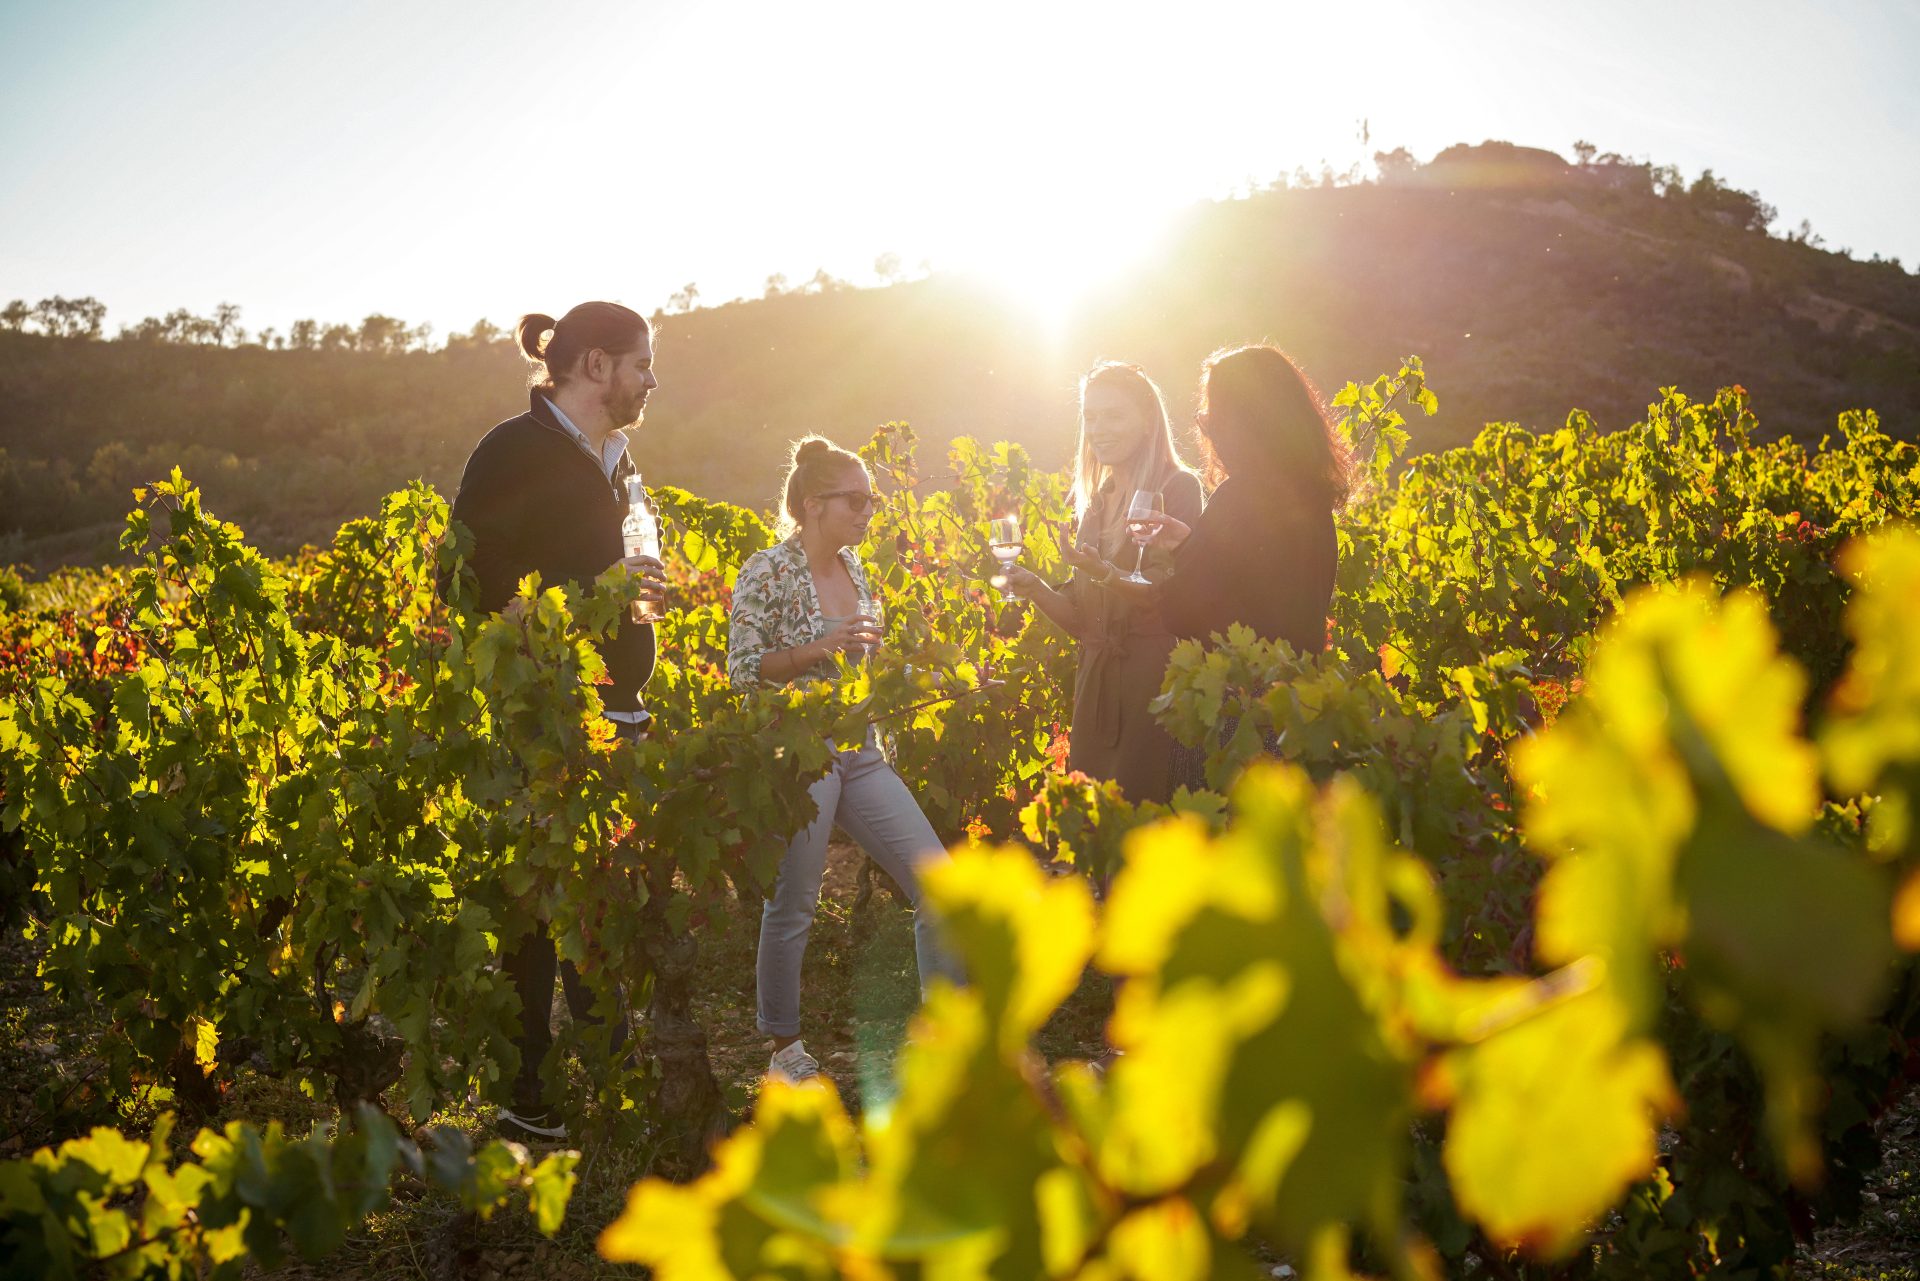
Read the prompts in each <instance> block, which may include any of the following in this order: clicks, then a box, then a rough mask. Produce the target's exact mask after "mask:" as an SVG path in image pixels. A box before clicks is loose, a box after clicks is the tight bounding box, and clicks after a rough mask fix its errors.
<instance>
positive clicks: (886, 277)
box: [873, 251, 906, 285]
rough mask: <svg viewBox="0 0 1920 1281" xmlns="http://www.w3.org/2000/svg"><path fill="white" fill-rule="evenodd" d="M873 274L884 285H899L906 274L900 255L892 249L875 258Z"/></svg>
mask: <svg viewBox="0 0 1920 1281" xmlns="http://www.w3.org/2000/svg"><path fill="white" fill-rule="evenodd" d="M873 274H874V275H876V276H878V277H880V283H881V284H883V285H897V284H899V283H900V281H901V280H902V279H903V278H904V277H905V275H906V273H905V272H904V271H903V270H901V267H900V255H899V254H897V253H893V252H891V251H889V252H887V253H884V254H881V255H880V256H879V257H878V258H875V259H874V260H873Z"/></svg>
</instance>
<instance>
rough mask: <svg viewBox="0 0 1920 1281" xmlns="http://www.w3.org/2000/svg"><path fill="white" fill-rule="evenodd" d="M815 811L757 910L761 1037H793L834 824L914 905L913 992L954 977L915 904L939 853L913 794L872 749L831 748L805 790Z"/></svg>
mask: <svg viewBox="0 0 1920 1281" xmlns="http://www.w3.org/2000/svg"><path fill="white" fill-rule="evenodd" d="M810 794H811V795H812V797H813V800H814V804H816V805H818V806H819V807H820V813H819V814H818V816H816V817H815V818H814V820H813V822H812V824H811V825H809V826H808V827H807V829H806V830H805V831H803V832H801V833H800V834H799V835H798V836H796V837H794V838H793V841H792V842H791V843H790V844H789V845H788V846H787V854H786V857H785V858H783V859H782V860H781V861H780V875H779V877H778V878H777V879H776V880H775V881H774V886H773V897H772V898H770V899H768V900H767V904H766V907H765V909H764V910H763V911H762V912H761V914H760V953H759V957H758V959H757V961H756V965H755V978H756V981H757V986H758V988H759V1006H760V1008H759V1019H758V1023H759V1027H760V1030H761V1031H762V1032H764V1033H766V1034H767V1035H769V1036H798V1035H799V1034H800V963H801V961H802V960H803V959H805V957H806V954H807V932H808V930H809V929H810V928H811V927H812V925H813V913H814V909H815V908H816V907H818V906H819V905H820V878H821V876H822V875H824V874H825V872H826V870H827V837H828V836H829V835H830V834H831V833H832V831H833V828H834V825H835V824H838V825H839V826H840V827H841V828H842V829H844V830H845V831H846V833H847V835H849V836H851V837H852V838H853V839H854V840H855V841H857V842H858V843H859V845H860V848H861V849H863V850H865V851H866V852H867V854H868V856H869V857H871V858H872V859H873V861H874V862H876V863H878V864H879V865H880V868H881V870H882V871H884V872H885V873H886V874H887V875H888V876H891V877H892V878H893V879H894V883H895V884H897V885H899V887H900V888H901V890H902V891H903V892H905V894H906V896H907V901H908V902H909V903H911V904H912V905H913V907H914V908H915V911H914V914H913V950H914V956H915V959H916V960H917V961H918V962H919V969H920V990H921V992H922V993H924V992H925V991H926V988H927V984H928V983H929V982H930V981H931V980H932V979H933V978H935V977H936V976H941V977H946V978H951V979H953V980H954V981H956V982H958V981H959V969H958V966H957V965H955V963H954V962H953V961H952V960H951V959H950V958H949V957H948V956H947V954H946V953H945V952H944V951H943V950H942V949H941V947H940V945H939V942H938V940H937V938H936V937H935V928H936V927H935V924H934V921H933V917H932V914H931V913H929V912H927V911H925V910H922V909H921V906H920V880H919V877H918V876H917V875H916V872H917V871H918V869H920V868H923V867H925V866H927V865H928V864H929V863H931V862H934V861H936V860H939V859H944V858H945V857H946V856H947V852H946V849H945V848H944V847H943V846H942V845H941V844H940V838H939V837H937V836H935V835H934V834H933V824H931V823H929V822H927V816H926V815H924V814H922V813H921V812H920V806H919V804H918V803H916V802H915V801H914V799H913V793H912V792H910V791H908V790H907V785H906V784H905V783H903V782H901V781H900V776H899V775H898V774H896V773H894V772H893V766H891V765H889V764H887V762H886V759H885V758H884V757H882V756H881V755H880V751H879V749H878V748H875V747H863V748H861V749H860V750H858V751H852V752H848V751H836V752H835V753H834V757H833V766H832V768H830V769H829V770H828V771H827V773H826V775H825V776H824V777H822V778H821V779H820V781H819V782H817V783H815V784H814V785H813V787H812V788H811V789H810Z"/></svg>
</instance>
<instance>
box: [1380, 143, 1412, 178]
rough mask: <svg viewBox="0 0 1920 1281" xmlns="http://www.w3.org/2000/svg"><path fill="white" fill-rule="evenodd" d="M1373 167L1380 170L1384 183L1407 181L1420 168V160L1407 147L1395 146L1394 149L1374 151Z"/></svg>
mask: <svg viewBox="0 0 1920 1281" xmlns="http://www.w3.org/2000/svg"><path fill="white" fill-rule="evenodd" d="M1373 167H1374V168H1375V169H1377V170H1379V172H1380V181H1381V182H1383V183H1396V182H1405V181H1406V180H1407V179H1409V178H1411V177H1413V175H1414V174H1415V173H1417V172H1419V170H1420V162H1419V161H1418V160H1415V159H1414V158H1413V153H1412V152H1411V151H1408V150H1407V149H1406V148H1405V147H1395V148H1394V149H1393V150H1392V151H1376V152H1374V153H1373Z"/></svg>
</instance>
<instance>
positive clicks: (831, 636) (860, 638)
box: [816, 606, 880, 658]
mask: <svg viewBox="0 0 1920 1281" xmlns="http://www.w3.org/2000/svg"><path fill="white" fill-rule="evenodd" d="M867 608H869V609H870V608H872V606H867ZM816 643H817V644H819V645H820V646H821V647H822V648H824V649H825V650H826V652H827V655H828V657H831V656H833V655H835V654H848V655H852V656H853V657H856V658H864V657H866V656H867V655H868V654H871V653H872V652H873V651H874V650H875V649H877V648H878V647H879V645H880V623H879V620H878V619H876V618H874V617H873V616H872V615H871V614H867V613H859V614H854V615H852V616H850V617H847V618H843V619H841V620H840V621H839V622H837V623H835V624H833V625H832V626H831V627H829V628H827V630H826V633H825V634H824V635H822V636H821V637H820V639H819V641H818V642H816Z"/></svg>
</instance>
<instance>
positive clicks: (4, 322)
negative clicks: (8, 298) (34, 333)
mask: <svg viewBox="0 0 1920 1281" xmlns="http://www.w3.org/2000/svg"><path fill="white" fill-rule="evenodd" d="M32 315H33V308H31V307H29V306H27V301H26V299H24V298H15V299H14V300H13V301H12V302H10V303H8V304H7V305H6V308H5V309H4V310H0V329H11V330H13V332H15V333H19V332H20V331H21V330H23V329H25V328H26V327H27V320H28V318H29V317H31V316H32Z"/></svg>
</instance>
